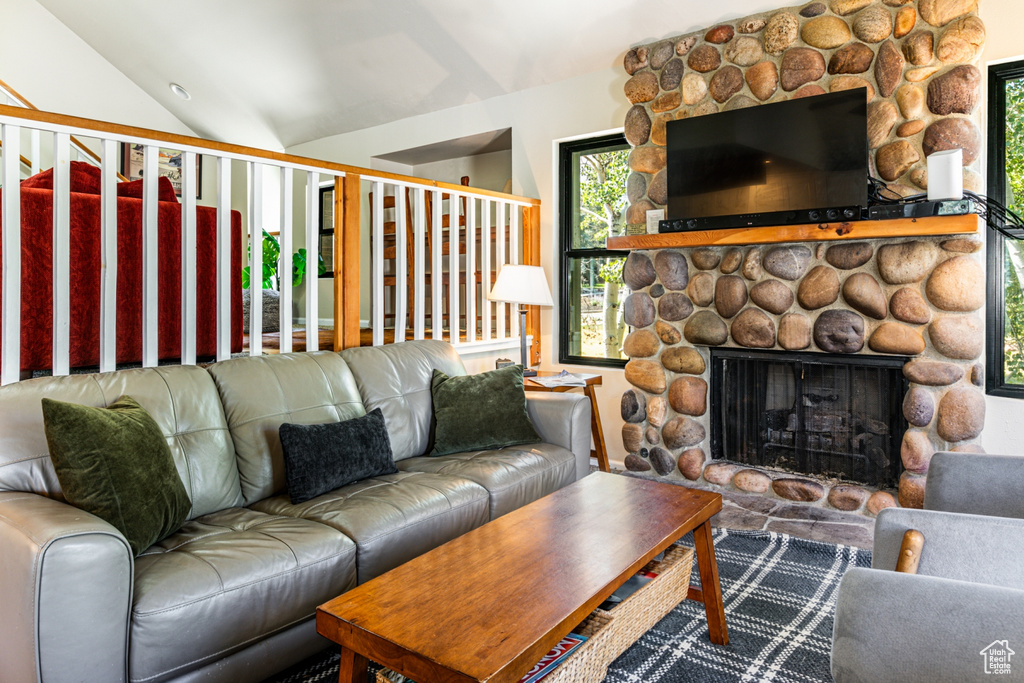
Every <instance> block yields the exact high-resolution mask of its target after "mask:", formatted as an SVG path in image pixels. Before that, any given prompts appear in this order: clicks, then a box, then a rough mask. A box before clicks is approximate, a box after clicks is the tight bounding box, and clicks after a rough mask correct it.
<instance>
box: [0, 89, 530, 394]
mask: <svg viewBox="0 0 1024 683" xmlns="http://www.w3.org/2000/svg"><path fill="white" fill-rule="evenodd" d="M26 133H27V134H28V137H27V139H29V140H30V143H29V144H30V145H32V146H35V144H36V143H35V142H32V141H34V140H36V139H42V140H44V141H45V140H47V139H52V140H53V145H52V150H53V154H54V157H53V158H54V159H55V161H56V163H55V164H54V167H55V172H54V189H53V202H54V210H53V245H54V246H53V252H52V264H53V274H52V278H53V280H52V285H53V310H52V325H53V327H52V335H53V336H52V339H53V348H52V357H51V358H50V360H51V363H50V365H49V367H50V368H51V369H52V372H53V374H54V375H65V374H68V373H69V372H70V371H71V367H70V364H71V358H72V349H73V347H74V346H75V344H76V341H75V340H73V339H71V334H72V329H73V327H74V326H73V325H72V322H73V321H74V319H75V316H76V314H80V313H81V311H76V310H74V308H73V307H72V300H73V293H72V290H71V287H72V283H71V273H70V271H71V268H70V259H71V258H72V252H71V248H72V246H73V244H74V243H73V241H72V235H71V234H70V225H71V224H72V222H73V219H72V215H71V211H72V210H73V209H74V207H75V202H77V201H82V200H81V199H76V200H74V201H72V199H71V187H70V173H69V171H70V161H71V159H72V157H73V148H74V143H73V142H72V140H73V139H74V137H76V136H77V137H78V138H81V139H82V140H88V141H90V145H93V144H94V145H95V147H96V148H97V149H99V150H100V153H99V154H98V155H97V157H98V164H99V167H100V195H99V199H98V201H99V206H100V219H99V226H98V232H99V240H98V241H99V249H100V266H99V273H98V281H99V311H98V320H99V322H98V325H99V350H98V358H99V370H100V371H103V372H105V371H110V370H113V369H115V367H116V366H117V359H118V358H119V357H136V358H138V359H139V360H140V361H141V364H142V365H143V366H144V367H152V366H154V365H157V364H158V363H159V362H161V361H162V360H163V361H165V362H166V359H163V358H161V356H162V355H164V356H166V355H167V352H166V349H165V350H164V353H163V354H162V353H161V346H160V337H161V335H162V334H164V333H166V331H165V330H164V328H162V327H161V325H160V319H159V312H160V301H161V294H160V288H161V286H162V284H161V279H160V278H159V277H158V275H159V271H160V264H161V262H162V255H161V253H160V250H161V243H160V241H159V236H160V234H161V231H162V230H164V229H166V225H161V221H160V215H161V213H162V211H161V208H160V206H161V205H160V202H159V197H158V180H159V173H158V166H157V163H158V157H159V154H160V150H161V149H171V150H177V151H180V152H181V153H182V168H181V173H182V176H181V187H182V196H181V204H180V211H181V224H180V231H181V233H180V235H181V237H180V250H181V255H182V258H181V297H180V311H181V328H180V332H181V345H180V354H179V356H180V359H178V360H177V362H181V363H183V364H194V363H196V362H197V360H198V358H197V356H198V349H197V334H198V326H199V323H200V321H199V320H197V307H198V304H199V302H198V301H197V299H198V293H197V283H198V282H200V274H199V273H197V268H198V266H197V250H198V249H199V248H200V247H199V245H198V240H199V238H198V234H197V230H198V227H197V226H198V223H199V216H198V212H199V211H200V210H202V211H210V210H211V208H212V210H214V211H215V214H214V215H215V220H214V223H215V240H213V241H212V244H215V248H216V257H215V259H213V260H214V262H215V266H214V268H215V273H212V274H210V273H204V274H202V275H203V278H202V281H204V282H205V281H207V278H209V279H210V280H212V281H213V284H212V287H213V291H214V294H213V296H214V298H215V306H214V308H215V310H216V321H215V325H214V329H215V337H216V343H215V353H214V354H213V355H214V357H215V358H216V359H217V360H223V359H226V358H228V357H230V355H231V351H232V349H231V333H232V327H231V321H232V306H231V301H232V294H233V291H232V275H235V276H236V277H240V274H239V273H232V272H231V269H232V250H240V249H244V248H245V246H244V243H243V244H236V243H233V241H232V209H233V206H232V192H231V190H232V165H233V164H236V165H237V164H239V163H241V164H243V165H244V168H245V171H246V173H245V174H244V176H243V177H245V178H247V179H248V187H247V191H248V196H249V202H248V206H247V207H245V208H246V209H247V210H246V217H247V220H246V221H245V227H244V228H243V234H245V233H247V235H248V242H249V243H250V244H251V247H252V248H251V249H250V253H249V258H248V266H249V269H250V271H249V272H250V273H251V288H252V291H251V293H250V294H251V301H250V319H249V329H248V335H249V337H248V339H249V342H248V352H249V353H250V354H251V355H258V354H260V353H261V352H262V351H263V348H262V347H263V335H262V331H263V324H262V322H263V321H262V306H261V299H262V290H261V288H260V283H261V282H262V266H263V263H262V259H263V250H262V240H263V230H264V229H266V228H274V227H276V228H278V234H279V235H280V243H281V246H282V257H281V264H280V266H281V267H280V271H279V275H280V279H281V289H282V297H281V304H282V305H281V314H280V320H279V323H280V350H281V351H282V352H288V351H290V350H291V349H292V348H293V344H292V339H293V335H294V333H295V332H296V329H295V327H294V321H293V314H292V308H293V300H292V287H291V282H292V265H293V264H292V254H293V251H294V247H295V245H296V241H297V240H296V233H295V231H296V230H299V231H304V233H305V234H304V238H305V239H304V241H305V245H306V249H307V256H306V258H307V272H306V279H305V283H304V284H305V288H304V298H305V317H306V328H307V332H306V349H307V350H315V349H317V348H318V346H319V337H318V332H317V321H318V319H319V301H318V296H319V293H318V289H319V280H318V278H317V265H316V264H317V260H318V253H319V249H320V205H319V202H320V195H319V190H320V185H321V182H323V181H326V182H328V183H331V182H333V183H334V187H335V192H336V193H338V192H339V191H340V190H341V189H342V188H343V187H344V183H343V180H342V179H344V178H346V177H349V178H351V180H352V182H354V183H356V186H357V187H362V188H363V189H364V190H372V192H373V210H372V216H373V220H372V224H371V225H369V230H370V231H371V235H372V241H373V245H374V250H373V253H372V254H371V273H370V278H369V285H370V286H369V296H370V299H371V301H372V316H371V328H372V342H373V343H374V344H383V343H385V341H388V340H387V338H386V337H387V335H386V334H385V333H386V331H387V330H386V327H385V309H386V308H388V307H389V306H390V309H391V312H392V313H393V314H394V325H393V330H392V331H393V340H394V341H402V340H404V339H407V338H412V339H423V338H426V337H427V336H429V337H431V338H434V339H449V340H450V341H451V342H452V343H453V344H458V345H460V346H461V347H462V348H464V349H466V350H472V349H474V348H475V347H481V346H484V345H490V346H491V347H493V346H494V345H495V344H496V343H497V344H501V343H506V344H507V345H508V346H509V347H510V348H511V347H513V346H516V345H518V339H519V337H518V334H519V330H518V329H517V327H518V326H517V325H516V318H515V317H514V316H513V318H512V320H511V321H509V320H508V319H507V315H506V313H507V308H508V307H507V306H506V305H505V304H495V305H493V306H492V305H491V303H490V302H489V301H488V299H487V293H488V291H489V289H490V286H491V284H492V282H493V280H494V278H495V277H496V276H497V272H498V271H499V270H500V268H501V267H502V266H503V265H504V264H506V263H519V262H520V260H521V259H522V258H523V256H521V250H522V249H523V248H524V247H523V245H521V243H520V235H521V230H520V226H521V225H524V224H525V223H526V222H527V221H526V218H525V216H526V212H527V211H531V212H533V213H531V219H530V224H531V225H536V222H537V221H536V216H537V214H536V211H537V210H538V206H539V202H537V201H536V200H531V199H527V198H522V197H515V196H512V195H505V194H501V193H496V192H490V191H486V190H476V189H473V188H468V187H464V186H456V185H448V184H444V183H437V182H434V181H429V180H424V179H419V178H412V177H408V176H399V175H395V174H388V173H382V172H378V171H372V170H369V169H361V168H357V167H351V166H345V165H342V164H337V163H333V162H327V161H318V160H314V159H308V158H303V157H295V156H290V155H283V154H280V153H275V152H269V151H265V150H258V149H253V148H247V147H240V146H235V145H228V144H224V143H218V142H211V141H207V140H201V139H198V138H191V137H185V136H179V135H173V134H169V133H157V132H155V131H149V130H145V129H138V128H129V127H125V126H119V125H115V124H109V123H103V122H98V121H90V120H87V119H78V118H74V117H68V116H62V115H57V114H49V113H46V112H40V111H38V110H31V109H27V108H24V107H18V108H15V107H12V106H5V105H0V146H2V156H0V158H2V163H0V183H2V188H3V189H2V203H0V218H2V226H0V232H2V235H0V237H2V239H0V249H2V259H0V260H2V272H0V384H10V383H12V382H16V381H18V380H19V379H21V378H22V375H23V373H22V371H21V367H22V357H21V339H22V325H23V320H22V316H21V312H22V305H23V295H27V294H28V293H27V292H23V291H22V263H21V254H22V240H23V238H24V235H23V234H22V229H23V228H22V220H23V218H24V217H23V216H22V215H21V206H22V193H23V191H22V188H21V186H20V183H19V182H18V181H19V180H20V178H21V176H22V173H23V168H22V164H21V150H22V148H23V146H24V145H23V144H22V140H23V136H24V135H25V134H26ZM33 133H34V134H35V135H33ZM126 144H131V145H141V146H142V148H143V150H144V153H143V167H144V173H143V192H142V219H141V221H140V224H139V226H138V229H139V231H140V233H141V243H142V249H141V254H142V259H141V273H142V291H141V297H140V298H139V299H138V301H137V302H135V303H133V304H132V305H133V306H138V308H137V309H135V310H134V311H129V310H118V307H117V301H118V300H119V297H118V292H117V287H118V273H119V271H120V270H123V269H124V267H125V263H124V261H123V259H124V255H123V254H122V255H120V258H119V254H118V234H119V232H121V233H123V232H124V231H125V229H126V226H119V225H118V198H117V180H118V175H117V171H116V169H117V166H118V150H119V149H123V146H124V145H126ZM199 155H202V157H203V162H204V168H205V169H206V170H207V172H211V171H212V172H215V174H216V193H215V197H214V198H213V201H212V204H213V207H211V208H201V207H200V206H199V205H198V202H197V201H196V194H197V193H196V190H197V186H198V182H199V176H198V174H197V164H196V159H197V158H198V157H199ZM235 175H236V178H235V181H236V182H240V181H241V178H239V177H238V175H239V174H238V173H237V172H236V174H235ZM268 177H269V178H280V183H279V186H280V193H281V195H280V216H276V215H275V216H271V215H269V212H268V211H267V210H266V208H265V207H266V202H265V199H266V196H267V195H268V194H269V193H270V192H272V191H276V189H275V190H271V189H269V188H268V187H266V186H265V179H266V178H268ZM364 181H365V182H364ZM303 182H304V183H305V185H306V188H305V189H306V192H305V202H304V206H298V207H296V206H293V204H294V202H293V199H292V198H293V191H294V189H295V184H296V183H303ZM272 184H275V185H276V184H278V183H272ZM25 192H28V190H25ZM389 194H390V195H393V196H395V197H396V201H395V204H394V209H393V214H394V215H393V219H394V223H395V240H394V259H393V263H394V272H393V273H392V275H393V277H394V280H393V282H394V286H391V287H390V290H391V291H390V292H386V291H385V290H387V289H388V287H386V286H385V277H386V273H385V259H384V248H383V245H384V237H385V231H384V223H385V220H386V219H385V209H384V198H385V196H386V195H389ZM407 194H408V195H409V196H410V197H411V211H409V212H407V211H406V202H405V197H406V196H407ZM345 196H346V200H345V201H344V202H340V203H337V204H336V206H338V207H339V208H340V212H342V213H343V212H352V215H350V216H340V215H336V216H335V219H336V221H337V223H336V227H335V229H336V232H340V231H343V230H352V229H353V227H352V226H359V225H360V223H359V220H358V215H359V214H358V212H359V206H360V205H361V203H362V202H361V201H356V200H357V199H360V200H361V199H365V194H364V193H362V191H360V192H359V193H356V194H355V195H352V196H349V195H345ZM428 199H429V202H428ZM445 203H447V207H445ZM463 205H465V207H466V215H465V216H462V215H461V210H460V209H461V207H462V206H463ZM428 207H429V212H428ZM275 213H276V212H275ZM335 213H336V214H338V213H339V211H336V212H335ZM446 215H447V218H448V224H449V227H447V228H444V227H443V221H444V218H445V216H446ZM463 222H464V227H460V223H463ZM271 223H275V224H276V225H271ZM355 229H357V230H358V227H356V228H355ZM428 229H429V234H428ZM407 230H408V231H409V234H410V235H411V243H412V250H411V251H412V253H408V250H407V248H406V234H407V232H406V231H407ZM350 234H351V235H355V237H356V239H354V240H351V239H349V240H348V241H343V240H342V239H341V238H340V237H336V238H335V247H336V248H335V250H334V254H335V257H336V258H338V259H341V260H342V261H341V265H339V266H338V267H337V268H336V273H341V274H343V275H346V277H343V278H340V277H339V278H336V280H335V298H336V301H342V300H344V304H343V305H340V306H335V311H336V312H335V343H334V345H335V348H341V347H342V346H346V345H348V346H351V345H358V344H359V335H358V325H353V323H355V322H356V321H358V313H359V309H358V305H359V302H358V294H357V290H358V288H359V284H358V283H359V277H358V267H359V266H358V264H359V253H358V243H359V240H358V235H356V233H350ZM342 244H345V245H350V246H349V247H348V248H344V249H343V248H342V246H341V245H342ZM352 244H354V245H356V248H355V249H353V248H352V247H351V245H352ZM446 251H447V257H448V258H447V259H445V258H444V257H445V252H446ZM236 253H237V252H236ZM242 253H244V252H242ZM522 253H523V254H524V255H525V252H522ZM410 263H411V265H412V269H411V273H412V276H411V277H412V280H411V281H409V280H408V278H409V273H410V269H409V268H408V267H407V265H408V264H410ZM343 280H344V281H346V282H349V283H350V285H349V286H351V287H353V288H354V289H355V290H356V292H355V293H353V292H352V291H349V292H348V293H347V295H345V296H343V294H345V292H343V290H342V281H343ZM352 283H354V284H352ZM446 288H447V289H446ZM410 290H411V297H410V296H409V295H408V293H409V291H410ZM121 299H124V297H121ZM428 303H429V305H428ZM410 305H411V306H412V315H411V324H410V320H409V318H410V316H409V314H408V312H409V306H410ZM342 308H345V310H344V311H342V312H341V313H339V311H341V310H342ZM446 308H447V311H446V310H445V309H446ZM140 309H141V310H140ZM129 313H131V314H132V315H141V328H142V339H141V348H140V349H124V348H123V344H124V343H125V342H124V340H119V339H118V326H117V320H118V317H119V316H121V315H127V314H129ZM463 319H464V320H465V323H464V324H463V323H462V320H463ZM428 320H429V335H428V331H427V330H428V325H427V321H428ZM202 322H203V323H204V324H206V323H207V321H202ZM353 329H354V330H355V334H352V330H353ZM41 333H45V331H42V332H41ZM76 348H77V347H76ZM124 351H129V353H119V352H124Z"/></svg>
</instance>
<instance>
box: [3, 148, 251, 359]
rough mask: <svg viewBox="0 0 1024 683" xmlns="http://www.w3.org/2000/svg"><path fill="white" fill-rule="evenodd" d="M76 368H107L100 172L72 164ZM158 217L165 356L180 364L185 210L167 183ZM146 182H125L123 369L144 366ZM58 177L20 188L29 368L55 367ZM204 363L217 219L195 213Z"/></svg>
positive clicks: (234, 308) (235, 248) (199, 345)
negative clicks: (103, 357)
mask: <svg viewBox="0 0 1024 683" xmlns="http://www.w3.org/2000/svg"><path fill="white" fill-rule="evenodd" d="M71 166H72V172H71V178H72V180H71V367H83V366H92V365H98V364H99V332H100V305H99V302H100V197H99V169H98V168H96V167H94V166H91V165H89V164H86V163H83V162H72V163H71ZM160 181H161V182H160V188H159V189H160V192H159V194H160V203H159V208H158V230H157V232H158V246H157V251H158V261H159V266H158V274H157V283H158V285H157V292H158V299H159V303H158V311H157V320H158V343H157V346H158V353H159V357H160V358H161V359H164V358H179V357H180V356H181V205H180V204H179V203H178V201H177V197H175V195H174V189H173V187H171V184H170V181H168V180H167V179H166V178H161V179H160ZM141 182H142V181H135V182H133V183H119V184H118V200H117V362H118V363H136V362H139V361H141V359H142V200H141V199H136V198H134V197H133V196H132V195H134V196H138V197H141ZM52 188H53V178H52V170H51V171H44V172H42V173H40V174H38V175H36V176H33V177H32V178H28V179H26V180H25V181H23V182H22V184H21V369H22V370H43V369H47V368H50V367H51V364H52V360H51V357H52V353H53V257H52V246H53V191H52ZM196 214H197V215H196V245H197V254H196V355H197V356H198V357H200V358H204V357H205V358H212V357H213V356H214V355H215V354H216V342H217V329H216V319H217V313H216V310H217V308H216V307H217V296H216V263H217V260H216V259H217V242H216V235H217V210H216V209H214V208H211V207H203V206H201V207H197V210H196ZM231 245H232V247H231V351H232V353H237V352H239V351H241V350H242V246H241V245H242V218H241V214H239V213H238V212H237V211H232V212H231Z"/></svg>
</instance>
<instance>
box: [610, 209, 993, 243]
mask: <svg viewBox="0 0 1024 683" xmlns="http://www.w3.org/2000/svg"><path fill="white" fill-rule="evenodd" d="M984 225H985V223H984V221H983V219H982V218H981V216H978V215H977V214H973V213H972V214H967V215H964V216H930V217H928V218H894V219H890V220H881V221H853V222H849V223H809V224H806V225H774V226H771V227H765V228H725V229H722V230H701V231H694V232H669V233H661V234H657V235H651V234H648V235H628V236H626V237H609V238H608V247H607V248H608V249H672V248H679V247H714V246H740V245H747V244H775V243H779V242H822V241H827V240H865V239H879V238H885V237H927V236H935V235H960V234H965V233H976V232H980V231H982V229H983V227H984Z"/></svg>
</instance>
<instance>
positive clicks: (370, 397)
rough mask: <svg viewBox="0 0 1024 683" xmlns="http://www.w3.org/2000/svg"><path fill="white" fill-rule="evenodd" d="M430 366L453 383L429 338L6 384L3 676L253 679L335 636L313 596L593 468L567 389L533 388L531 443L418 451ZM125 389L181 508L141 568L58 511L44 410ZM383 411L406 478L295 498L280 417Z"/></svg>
mask: <svg viewBox="0 0 1024 683" xmlns="http://www.w3.org/2000/svg"><path fill="white" fill-rule="evenodd" d="M435 368H437V369H440V370H442V371H443V372H445V373H447V374H448V375H464V374H466V373H465V368H464V367H463V365H462V362H461V360H460V359H459V356H458V354H457V353H455V351H454V349H453V348H452V347H451V346H450V345H448V344H447V343H445V342H440V341H424V342H406V343H403V344H394V345H390V346H384V347H377V348H361V349H350V350H347V351H344V352H342V353H341V354H337V353H333V352H329V351H323V352H317V353H299V354H289V355H281V356H263V357H256V358H240V359H234V360H230V361H225V362H222V363H217V364H215V365H212V366H210V367H209V368H207V369H203V368H199V367H187V366H185V367H159V368H150V369H142V370H123V371H119V372H115V373H108V374H102V375H73V376H69V377H59V378H44V379H36V380H30V381H26V382H21V383H18V384H13V385H10V386H7V387H3V388H2V389H0V611H2V615H0V680H3V681H5V682H6V681H19V682H20V681H39V680H41V681H45V682H51V681H80V680H87V681H126V680H128V681H137V682H146V683H155V682H157V681H167V680H176V681H259V680H261V679H262V678H264V677H266V676H268V675H271V674H273V673H275V672H277V671H279V670H281V669H283V668H286V667H287V666H290V665H291V664H293V663H295V662H297V661H300V660H301V659H303V658H304V657H306V656H309V655H310V654H313V653H315V652H317V651H318V650H320V649H322V648H324V647H325V646H327V645H329V643H328V642H327V641H326V640H324V639H322V638H320V636H318V635H317V634H316V630H315V625H314V619H313V617H314V613H315V609H316V606H317V605H319V604H321V603H323V602H325V601H327V600H329V599H331V598H333V597H335V596H336V595H338V594H340V593H342V592H344V591H345V590H348V589H349V588H351V587H353V586H355V585H356V584H357V583H361V582H364V581H367V580H369V579H371V578H373V577H374V576H377V575H378V574H381V573H383V572H385V571H387V570H389V569H391V568H393V567H395V566H397V565H399V564H401V563H403V562H405V561H407V560H409V559H410V558H413V557H415V556H417V555H419V554H420V553H423V552H426V551H428V550H430V549H431V548H434V547H436V546H438V545H440V544H442V543H445V542H446V541H448V540H450V539H452V538H455V537H457V536H459V535H460V534H463V533H465V532H467V531H469V530H471V529H473V528H475V527H478V526H480V525H481V524H484V523H486V522H487V521H489V520H491V519H493V518H495V517H497V516H499V515H502V514H504V513H506V512H508V511H510V510H513V509H515V508H517V507H519V506H521V505H524V504H526V503H529V502H530V501H533V500H535V499H537V498H540V497H541V496H544V495H546V494H548V493H550V492H552V491H554V490H556V489H558V488H560V487H562V486H565V485H567V484H569V483H571V482H573V481H575V480H576V479H577V478H580V477H583V476H584V475H586V474H587V472H588V471H589V469H588V468H589V456H590V406H589V403H588V402H587V400H586V399H585V397H583V396H581V395H576V394H553V393H540V392H531V393H529V394H527V406H528V410H529V413H530V416H531V418H532V420H533V422H534V425H535V426H536V428H537V431H538V432H539V433H540V435H541V437H542V438H543V439H544V442H543V443H540V444H531V445H526V446H517V447H512V448H509V449H503V450H495V451H483V452H473V453H463V454H457V455H450V456H442V457H437V458H430V457H423V456H422V454H423V453H424V452H426V450H427V448H428V440H429V435H430V429H431V419H432V408H431V396H430V378H431V374H432V371H433V370H434V369H435ZM123 394H129V395H131V396H133V397H134V398H136V399H137V400H138V401H139V402H140V403H141V404H142V405H143V406H144V407H145V408H146V409H147V410H149V411H150V413H152V415H153V416H154V418H155V419H156V421H157V423H158V424H159V425H160V426H161V428H162V429H163V431H164V434H165V435H166V437H167V440H168V443H169V444H170V446H171V451H172V454H173V456H174V459H175V463H176V465H177V467H178V473H179V474H180V475H181V479H182V481H183V482H184V484H185V487H186V490H187V491H188V493H189V496H190V498H191V500H192V505H193V507H192V510H191V513H190V516H189V520H188V521H187V522H186V523H185V525H184V526H183V527H182V528H181V529H180V530H179V531H178V532H177V533H175V534H173V535H171V536H170V537H168V538H166V539H164V540H163V541H161V542H159V543H157V544H156V545H154V546H152V547H151V548H149V549H148V550H146V551H145V552H143V553H142V554H141V555H140V556H139V557H138V558H135V559H133V558H132V554H131V551H130V550H129V547H128V544H127V542H126V541H125V539H124V538H123V537H122V536H121V535H120V534H119V533H118V532H117V530H115V529H114V527H112V526H110V525H109V524H107V523H106V522H104V521H102V520H100V519H99V518H97V517H94V516H92V515H90V514H88V513H85V512H83V511H81V510H79V509H77V508H74V507H72V506H70V505H68V504H67V503H65V502H63V500H62V497H61V492H60V486H59V484H58V482H57V479H56V476H55V474H54V470H53V467H52V466H51V463H50V459H49V456H48V452H47V446H46V441H45V437H44V433H43V425H42V412H41V408H40V399H41V398H43V397H51V398H57V399H60V400H65V401H73V402H76V403H81V404H87V405H96V406H99V405H107V404H109V403H110V402H112V401H114V400H115V399H117V398H118V397H119V396H121V395H123ZM378 407H379V408H381V410H382V411H383V413H384V416H385V419H386V421H387V427H388V432H389V435H390V438H391V444H392V448H393V450H394V456H395V460H396V463H397V465H398V468H399V470H400V471H399V473H397V474H393V475H387V476H381V477H376V478H374V479H369V480H365V481H360V482H357V483H355V484H351V485H348V486H345V487H343V488H340V489H337V490H335V491H332V492H330V493H327V494H325V495H322V496H319V497H317V498H315V499H313V500H310V501H308V502H306V503H303V504H301V505H292V504H291V503H290V502H289V499H288V496H287V494H286V493H285V490H284V489H285V479H284V469H283V461H282V457H281V446H280V441H279V440H278V437H277V431H278V427H279V426H280V425H281V423H283V422H286V421H288V422H300V423H318V422H332V421H340V420H344V419H348V418H351V417H355V416H358V415H362V414H363V413H364V412H368V411H371V410H373V409H375V408H378ZM456 570H457V568H453V571H456Z"/></svg>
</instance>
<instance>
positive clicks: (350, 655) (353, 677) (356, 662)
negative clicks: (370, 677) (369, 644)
mask: <svg viewBox="0 0 1024 683" xmlns="http://www.w3.org/2000/svg"><path fill="white" fill-rule="evenodd" d="M367 664H369V660H367V659H366V657H364V656H362V655H361V654H359V653H358V652H355V651H354V650H350V649H348V648H347V647H342V648H341V666H340V667H338V683H366V665H367Z"/></svg>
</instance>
